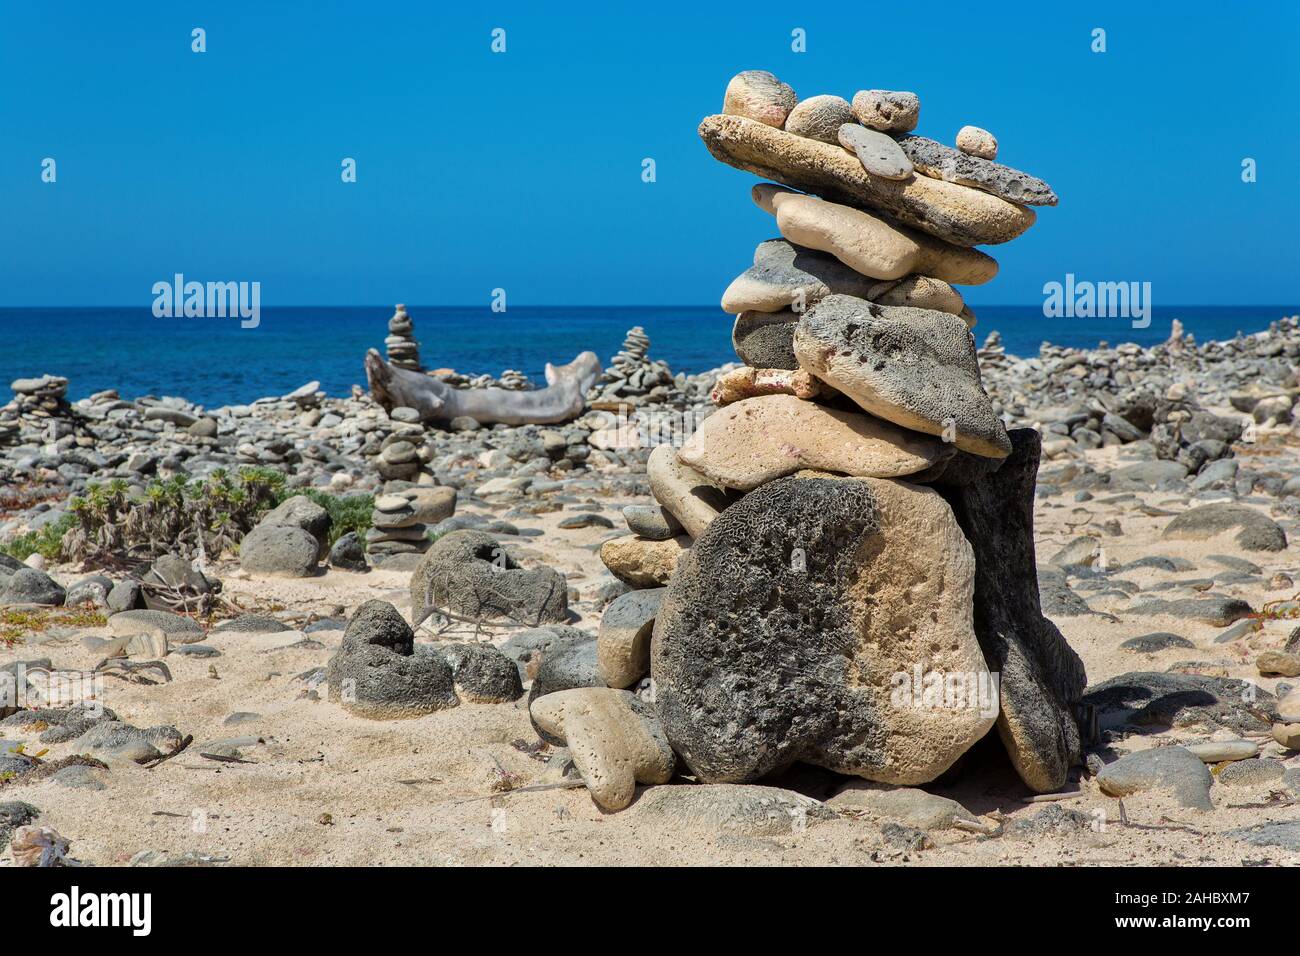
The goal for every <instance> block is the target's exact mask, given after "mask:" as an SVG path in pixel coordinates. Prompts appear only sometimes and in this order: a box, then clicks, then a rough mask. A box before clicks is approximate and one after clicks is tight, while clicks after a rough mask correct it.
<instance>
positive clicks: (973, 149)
mask: <svg viewBox="0 0 1300 956" xmlns="http://www.w3.org/2000/svg"><path fill="white" fill-rule="evenodd" d="M957 148H958V149H960V150H961V151H962V152H963V153H965V154H966V155H967V156H978V157H979V158H980V159H997V158H998V141H997V139H996V138H995V137H994V136H993V134H992V133H990V132H989V131H988V130H986V129H980V128H979V127H978V126H963V127H962V128H961V129H959V130H958V131H957Z"/></svg>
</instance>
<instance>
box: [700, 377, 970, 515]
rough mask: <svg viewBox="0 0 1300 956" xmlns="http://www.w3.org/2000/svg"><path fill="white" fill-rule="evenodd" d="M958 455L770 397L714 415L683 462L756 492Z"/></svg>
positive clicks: (882, 473)
mask: <svg viewBox="0 0 1300 956" xmlns="http://www.w3.org/2000/svg"><path fill="white" fill-rule="evenodd" d="M952 452H953V447H952V446H951V445H945V444H944V443H943V442H941V441H939V440H937V439H934V438H930V437H927V436H924V435H919V434H917V433H915V432H908V431H905V430H903V429H901V428H897V427H895V426H893V425H891V424H889V423H888V422H884V421H881V420H880V419H878V418H873V417H871V416H870V415H861V414H857V413H854V412H844V411H840V410H838V409H834V408H828V407H826V406H824V405H818V404H816V403H815V402H809V401H804V400H803V399H800V398H795V397H794V396H792V395H768V396H763V397H761V398H747V399H745V400H743V401H739V402H735V403H733V404H731V405H727V406H726V407H725V408H722V409H720V410H719V411H717V412H715V413H714V414H712V415H710V416H709V417H708V418H706V419H705V420H704V421H703V422H702V423H701V425H700V426H699V428H697V429H696V431H695V434H693V435H692V436H691V437H690V439H688V440H687V442H686V444H684V445H683V446H682V447H681V449H680V450H679V451H678V452H677V458H678V461H680V462H681V463H682V464H684V465H686V466H687V467H689V468H692V469H694V470H695V471H697V472H699V473H700V474H701V475H704V476H705V478H707V479H709V480H710V481H713V482H716V483H718V484H721V485H723V486H725V487H727V488H736V489H739V490H741V491H750V490H752V489H754V488H757V487H759V486H760V485H763V484H766V483H767V482H769V481H772V480H774V479H776V478H781V477H784V476H785V475H790V474H794V472H796V471H800V470H802V469H806V468H811V469H817V470H821V471H833V472H839V473H840V474H845V475H853V476H856V477H866V478H901V477H905V476H907V475H913V474H916V473H917V472H920V471H924V470H926V469H928V468H932V467H933V466H934V465H936V464H938V463H939V462H941V461H943V460H945V459H946V458H948V457H950V456H951V455H952ZM695 537H699V534H698V533H695Z"/></svg>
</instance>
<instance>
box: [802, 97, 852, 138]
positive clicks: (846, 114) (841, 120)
mask: <svg viewBox="0 0 1300 956" xmlns="http://www.w3.org/2000/svg"><path fill="white" fill-rule="evenodd" d="M852 122H853V109H852V107H850V106H849V101H848V100H846V99H845V98H844V97H842V96H830V95H821V96H810V97H808V99H806V100H800V101H799V102H798V103H797V104H795V107H794V109H792V110H791V111H790V114H789V115H788V116H787V117H786V118H785V131H786V132H787V133H794V134H795V135H796V136H803V137H806V138H808V139H816V140H820V141H821V142H823V143H836V142H838V139H837V134H838V132H839V128H840V127H841V126H843V125H844V124H845V123H852Z"/></svg>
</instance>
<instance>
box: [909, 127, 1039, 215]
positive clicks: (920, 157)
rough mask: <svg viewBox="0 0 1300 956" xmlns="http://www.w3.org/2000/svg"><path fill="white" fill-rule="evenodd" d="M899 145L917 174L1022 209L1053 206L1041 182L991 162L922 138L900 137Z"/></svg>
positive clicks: (1016, 170)
mask: <svg viewBox="0 0 1300 956" xmlns="http://www.w3.org/2000/svg"><path fill="white" fill-rule="evenodd" d="M898 145H899V147H900V148H901V149H902V152H903V155H905V156H906V157H907V158H908V159H910V160H911V161H912V165H913V166H914V167H915V168H916V171H917V172H919V173H923V174H924V175H926V176H931V177H933V178H934V179H942V180H943V181H944V182H949V183H956V184H957V185H959V186H973V187H975V188H976V189H982V190H983V191H984V192H986V193H991V194H993V195H994V196H997V197H999V198H1001V199H1005V200H1007V202H1014V203H1019V204H1020V205H1022V206H1055V205H1056V203H1057V198H1056V193H1055V192H1054V191H1053V190H1052V187H1051V186H1049V185H1047V183H1045V182H1043V181H1042V180H1041V179H1038V178H1037V177H1035V176H1030V175H1029V174H1028V173H1022V172H1021V171H1020V170H1018V169H1012V168H1011V167H1010V166H1003V165H1002V164H1001V163H995V162H994V161H993V160H991V159H980V158H979V157H978V156H968V155H967V154H965V153H963V152H962V151H961V150H959V149H954V148H953V147H951V146H945V145H944V144H943V143H940V142H938V141H937V140H933V139H929V138H928V137H925V136H914V135H913V136H901V137H899V139H898Z"/></svg>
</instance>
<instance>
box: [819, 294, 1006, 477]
mask: <svg viewBox="0 0 1300 956" xmlns="http://www.w3.org/2000/svg"><path fill="white" fill-rule="evenodd" d="M794 351H795V355H797V356H798V357H799V365H800V367H802V368H803V369H804V370H805V371H807V372H809V373H810V374H812V375H815V376H816V377H817V378H819V379H821V380H822V381H823V382H825V383H826V384H828V385H830V386H832V387H833V388H836V389H838V390H839V391H841V392H843V393H844V394H845V395H847V396H848V397H849V398H851V399H853V401H854V402H856V403H857V404H858V405H859V406H861V407H862V408H863V409H865V410H866V411H868V412H870V413H871V414H872V415H875V416H876V417H878V418H883V419H885V420H886V421H889V422H893V423H894V424H895V425H901V426H903V427H904V428H910V429H912V430H914V431H919V432H924V433H925V434H927V435H941V436H944V437H945V439H946V440H949V441H952V442H953V443H954V444H956V446H957V447H958V448H959V449H961V450H962V451H968V452H971V453H972V454H975V455H982V456H984V457H986V458H1005V457H1006V456H1007V455H1008V454H1009V453H1010V452H1011V442H1010V440H1009V439H1008V438H1007V430H1006V426H1005V425H1003V424H1002V420H1001V419H1000V418H998V416H997V414H996V413H995V412H994V411H993V405H992V403H991V402H990V401H989V397H988V395H987V394H986V393H985V391H984V387H983V385H982V384H981V383H980V369H979V363H978V362H977V361H976V358H975V340H974V339H973V338H971V334H970V330H969V329H967V328H966V323H964V322H963V321H962V320H961V319H959V318H957V316H955V315H949V314H948V313H946V312H935V311H933V310H930V309H912V308H906V307H903V306H888V305H877V304H875V303H874V302H868V301H866V300H865V299H855V298H853V297H852V296H847V295H831V296H827V297H826V298H825V299H822V301H821V302H819V303H817V304H816V305H815V306H813V307H812V308H811V309H809V310H808V311H807V312H805V313H804V315H803V318H802V319H800V320H799V327H798V329H796V331H795V333H794Z"/></svg>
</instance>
